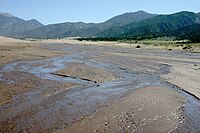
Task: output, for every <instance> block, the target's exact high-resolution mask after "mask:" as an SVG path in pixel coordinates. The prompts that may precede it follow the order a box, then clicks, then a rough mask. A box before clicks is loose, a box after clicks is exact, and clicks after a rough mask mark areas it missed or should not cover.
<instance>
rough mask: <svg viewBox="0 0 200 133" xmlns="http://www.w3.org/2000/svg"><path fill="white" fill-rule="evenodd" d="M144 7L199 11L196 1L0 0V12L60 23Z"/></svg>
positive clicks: (165, 11)
mask: <svg viewBox="0 0 200 133" xmlns="http://www.w3.org/2000/svg"><path fill="white" fill-rule="evenodd" d="M138 10H144V11H147V12H149V13H158V14H170V13H175V12H178V11H183V10H186V11H193V12H200V0H165V1H163V0H0V12H7V13H11V14H12V15H14V16H17V17H20V18H23V19H25V20H28V19H32V18H35V19H37V20H39V21H40V22H42V23H43V24H51V23H61V22H77V21H83V22H102V21H105V20H107V19H109V18H111V17H113V16H115V15H119V14H122V13H125V12H135V11H138Z"/></svg>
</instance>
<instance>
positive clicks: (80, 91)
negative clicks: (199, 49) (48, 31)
mask: <svg viewBox="0 0 200 133" xmlns="http://www.w3.org/2000/svg"><path fill="white" fill-rule="evenodd" d="M1 39H2V38H1ZM3 40H4V41H2V42H3V43H1V44H0V45H1V59H0V61H1V67H0V92H1V94H0V95H1V99H0V101H1V105H0V110H1V113H0V132H78V131H81V132H115V131H116V132H132V131H135V132H142V131H144V132H169V131H173V132H191V131H192V132H199V131H200V125H199V123H200V110H199V108H200V103H199V101H198V100H197V98H199V90H200V88H199V83H200V79H199V71H200V69H199V68H200V55H199V54H194V53H193V54H192V53H187V52H183V51H165V50H155V49H143V48H142V49H135V45H133V46H131V45H127V46H124V44H117V43H114V44H112V43H110V42H109V43H104V42H101V43H102V44H101V43H98V42H97V43H94V44H93V43H92V44H91V43H90V42H79V44H74V43H75V42H74V41H73V42H72V41H70V40H69V41H67V42H66V43H65V44H55V42H57V41H58V40H57V41H55V42H53V41H52V40H50V41H46V42H45V41H41V42H40V41H36V42H32V41H31V42H30V41H29V42H27V41H22V42H21V40H13V39H7V38H3ZM19 41H20V44H19ZM46 43H50V44H46ZM60 43H63V42H60ZM87 43H88V44H87ZM6 49H9V50H6ZM11 53H13V54H11ZM14 57H15V58H14ZM188 82H189V83H188ZM182 90H184V91H182Z"/></svg>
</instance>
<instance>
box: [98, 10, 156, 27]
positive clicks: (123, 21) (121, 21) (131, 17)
mask: <svg viewBox="0 0 200 133" xmlns="http://www.w3.org/2000/svg"><path fill="white" fill-rule="evenodd" d="M155 16H157V15H156V14H149V13H147V12H145V11H137V12H130V13H124V14H122V15H118V16H116V17H113V18H111V19H109V20H107V21H105V22H104V23H102V24H100V25H101V26H102V27H103V28H104V30H105V29H107V28H111V27H113V26H123V25H127V24H129V23H133V22H139V21H141V20H145V19H148V18H152V17H155Z"/></svg>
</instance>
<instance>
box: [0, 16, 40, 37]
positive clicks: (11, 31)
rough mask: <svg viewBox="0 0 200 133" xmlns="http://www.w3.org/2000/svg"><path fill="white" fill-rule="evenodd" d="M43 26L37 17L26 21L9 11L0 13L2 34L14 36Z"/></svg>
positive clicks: (0, 32)
mask: <svg viewBox="0 0 200 133" xmlns="http://www.w3.org/2000/svg"><path fill="white" fill-rule="evenodd" d="M41 26H43V25H42V24H41V23H40V22H38V21H37V20H35V19H32V20H28V21H25V20H23V19H20V18H17V17H14V16H12V15H11V14H8V13H0V35H4V36H13V35H16V34H19V33H22V32H25V31H28V30H31V29H36V28H39V27H41Z"/></svg>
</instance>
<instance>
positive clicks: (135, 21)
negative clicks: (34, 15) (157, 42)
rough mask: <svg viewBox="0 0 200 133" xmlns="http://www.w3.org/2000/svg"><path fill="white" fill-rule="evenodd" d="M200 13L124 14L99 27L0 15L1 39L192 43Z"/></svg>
mask: <svg viewBox="0 0 200 133" xmlns="http://www.w3.org/2000/svg"><path fill="white" fill-rule="evenodd" d="M199 27H200V13H193V12H188V11H182V12H178V13H174V14H168V15H158V14H150V13H147V12H145V11H137V12H133V13H132V12H130V13H124V14H122V15H118V16H115V17H113V18H111V19H109V20H107V21H105V22H102V23H84V22H77V23H72V22H66V23H58V24H50V25H43V24H41V23H40V22H38V21H37V20H35V19H32V20H28V21H25V20H23V19H20V18H17V17H14V16H12V15H10V14H8V13H0V35H3V36H11V37H17V38H63V37H77V36H79V37H117V38H134V39H138V38H154V37H160V36H175V37H177V38H179V39H190V40H192V39H191V38H193V41H194V40H195V39H196V38H200V37H199Z"/></svg>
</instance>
